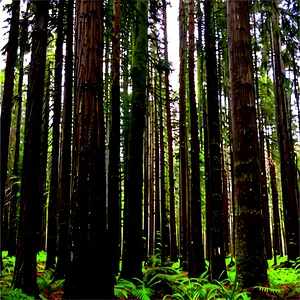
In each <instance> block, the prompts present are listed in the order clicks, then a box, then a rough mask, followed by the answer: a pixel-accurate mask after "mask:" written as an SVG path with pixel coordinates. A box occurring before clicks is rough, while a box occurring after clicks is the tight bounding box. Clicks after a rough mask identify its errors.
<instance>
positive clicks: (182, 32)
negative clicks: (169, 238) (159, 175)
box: [179, 0, 189, 263]
mask: <svg viewBox="0 0 300 300" xmlns="http://www.w3.org/2000/svg"><path fill="white" fill-rule="evenodd" d="M185 19H186V17H185V13H184V2H183V0H180V3H179V39H180V43H179V57H180V70H179V84H180V87H179V138H180V152H179V153H180V154H179V155H180V172H179V177H180V179H179V181H180V184H179V188H180V236H181V237H180V250H181V263H183V262H187V260H188V253H187V251H188V227H189V226H188V218H187V215H188V174H187V152H186V151H187V136H186V99H185V97H186V95H185V92H186V74H185V69H186V48H187V42H186V20H185Z"/></svg>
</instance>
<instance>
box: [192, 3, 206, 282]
mask: <svg viewBox="0 0 300 300" xmlns="http://www.w3.org/2000/svg"><path fill="white" fill-rule="evenodd" d="M194 14H195V12H194V1H190V3H189V60H188V67H189V68H188V74H189V98H190V99H189V103H190V122H191V169H192V172H191V220H190V230H189V277H190V278H192V277H199V276H200V275H201V274H202V273H203V272H204V271H205V262H204V251H203V244H202V220H201V218H202V214H201V195H200V166H199V156H200V147H199V137H198V116H197V108H196V94H195V76H194V71H195V59H194V53H195V20H194Z"/></svg>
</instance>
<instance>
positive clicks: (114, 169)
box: [108, 0, 121, 275]
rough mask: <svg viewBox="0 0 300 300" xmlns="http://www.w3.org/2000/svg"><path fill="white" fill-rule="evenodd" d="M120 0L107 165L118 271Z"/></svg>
mask: <svg viewBox="0 0 300 300" xmlns="http://www.w3.org/2000/svg"><path fill="white" fill-rule="evenodd" d="M120 17H121V16H120V0H115V1H114V17H113V20H114V24H113V26H114V29H113V38H112V71H113V80H112V86H111V117H110V133H109V166H108V214H109V219H108V234H109V237H110V247H111V250H110V251H111V256H112V262H113V265H112V270H113V272H114V274H115V275H118V273H119V260H120V248H119V245H120V236H121V233H120V225H121V223H120V220H121V215H120Z"/></svg>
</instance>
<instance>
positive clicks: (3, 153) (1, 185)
mask: <svg viewBox="0 0 300 300" xmlns="http://www.w3.org/2000/svg"><path fill="white" fill-rule="evenodd" d="M11 11H12V16H11V23H10V30H9V37H8V44H7V57H6V66H5V77H4V87H3V99H2V103H1V120H0V125H1V128H0V132H1V139H0V141H1V147H0V162H1V180H0V203H1V207H0V209H1V210H0V219H1V221H0V229H1V227H2V222H3V220H4V218H3V209H4V200H5V199H4V198H5V186H6V179H7V162H8V145H9V134H10V124H11V109H12V101H13V92H14V74H15V72H14V69H15V64H16V60H17V50H18V36H19V14H20V0H17V1H12V4H11ZM0 231H1V232H2V230H0ZM3 238H4V234H3V232H2V234H1V249H3V248H2V246H3ZM0 261H1V266H2V257H0Z"/></svg>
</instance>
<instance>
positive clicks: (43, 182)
mask: <svg viewBox="0 0 300 300" xmlns="http://www.w3.org/2000/svg"><path fill="white" fill-rule="evenodd" d="M51 65H52V63H51V62H49V65H48V70H47V82H46V87H45V88H46V91H45V97H44V103H43V120H42V134H41V150H40V185H39V189H40V199H41V203H42V217H41V233H40V243H41V244H40V250H45V249H46V248H47V246H46V231H47V230H46V227H47V217H46V216H47V198H48V195H47V193H46V191H47V163H48V137H49V110H50V108H49V102H50V84H51V78H50V77H51Z"/></svg>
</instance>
